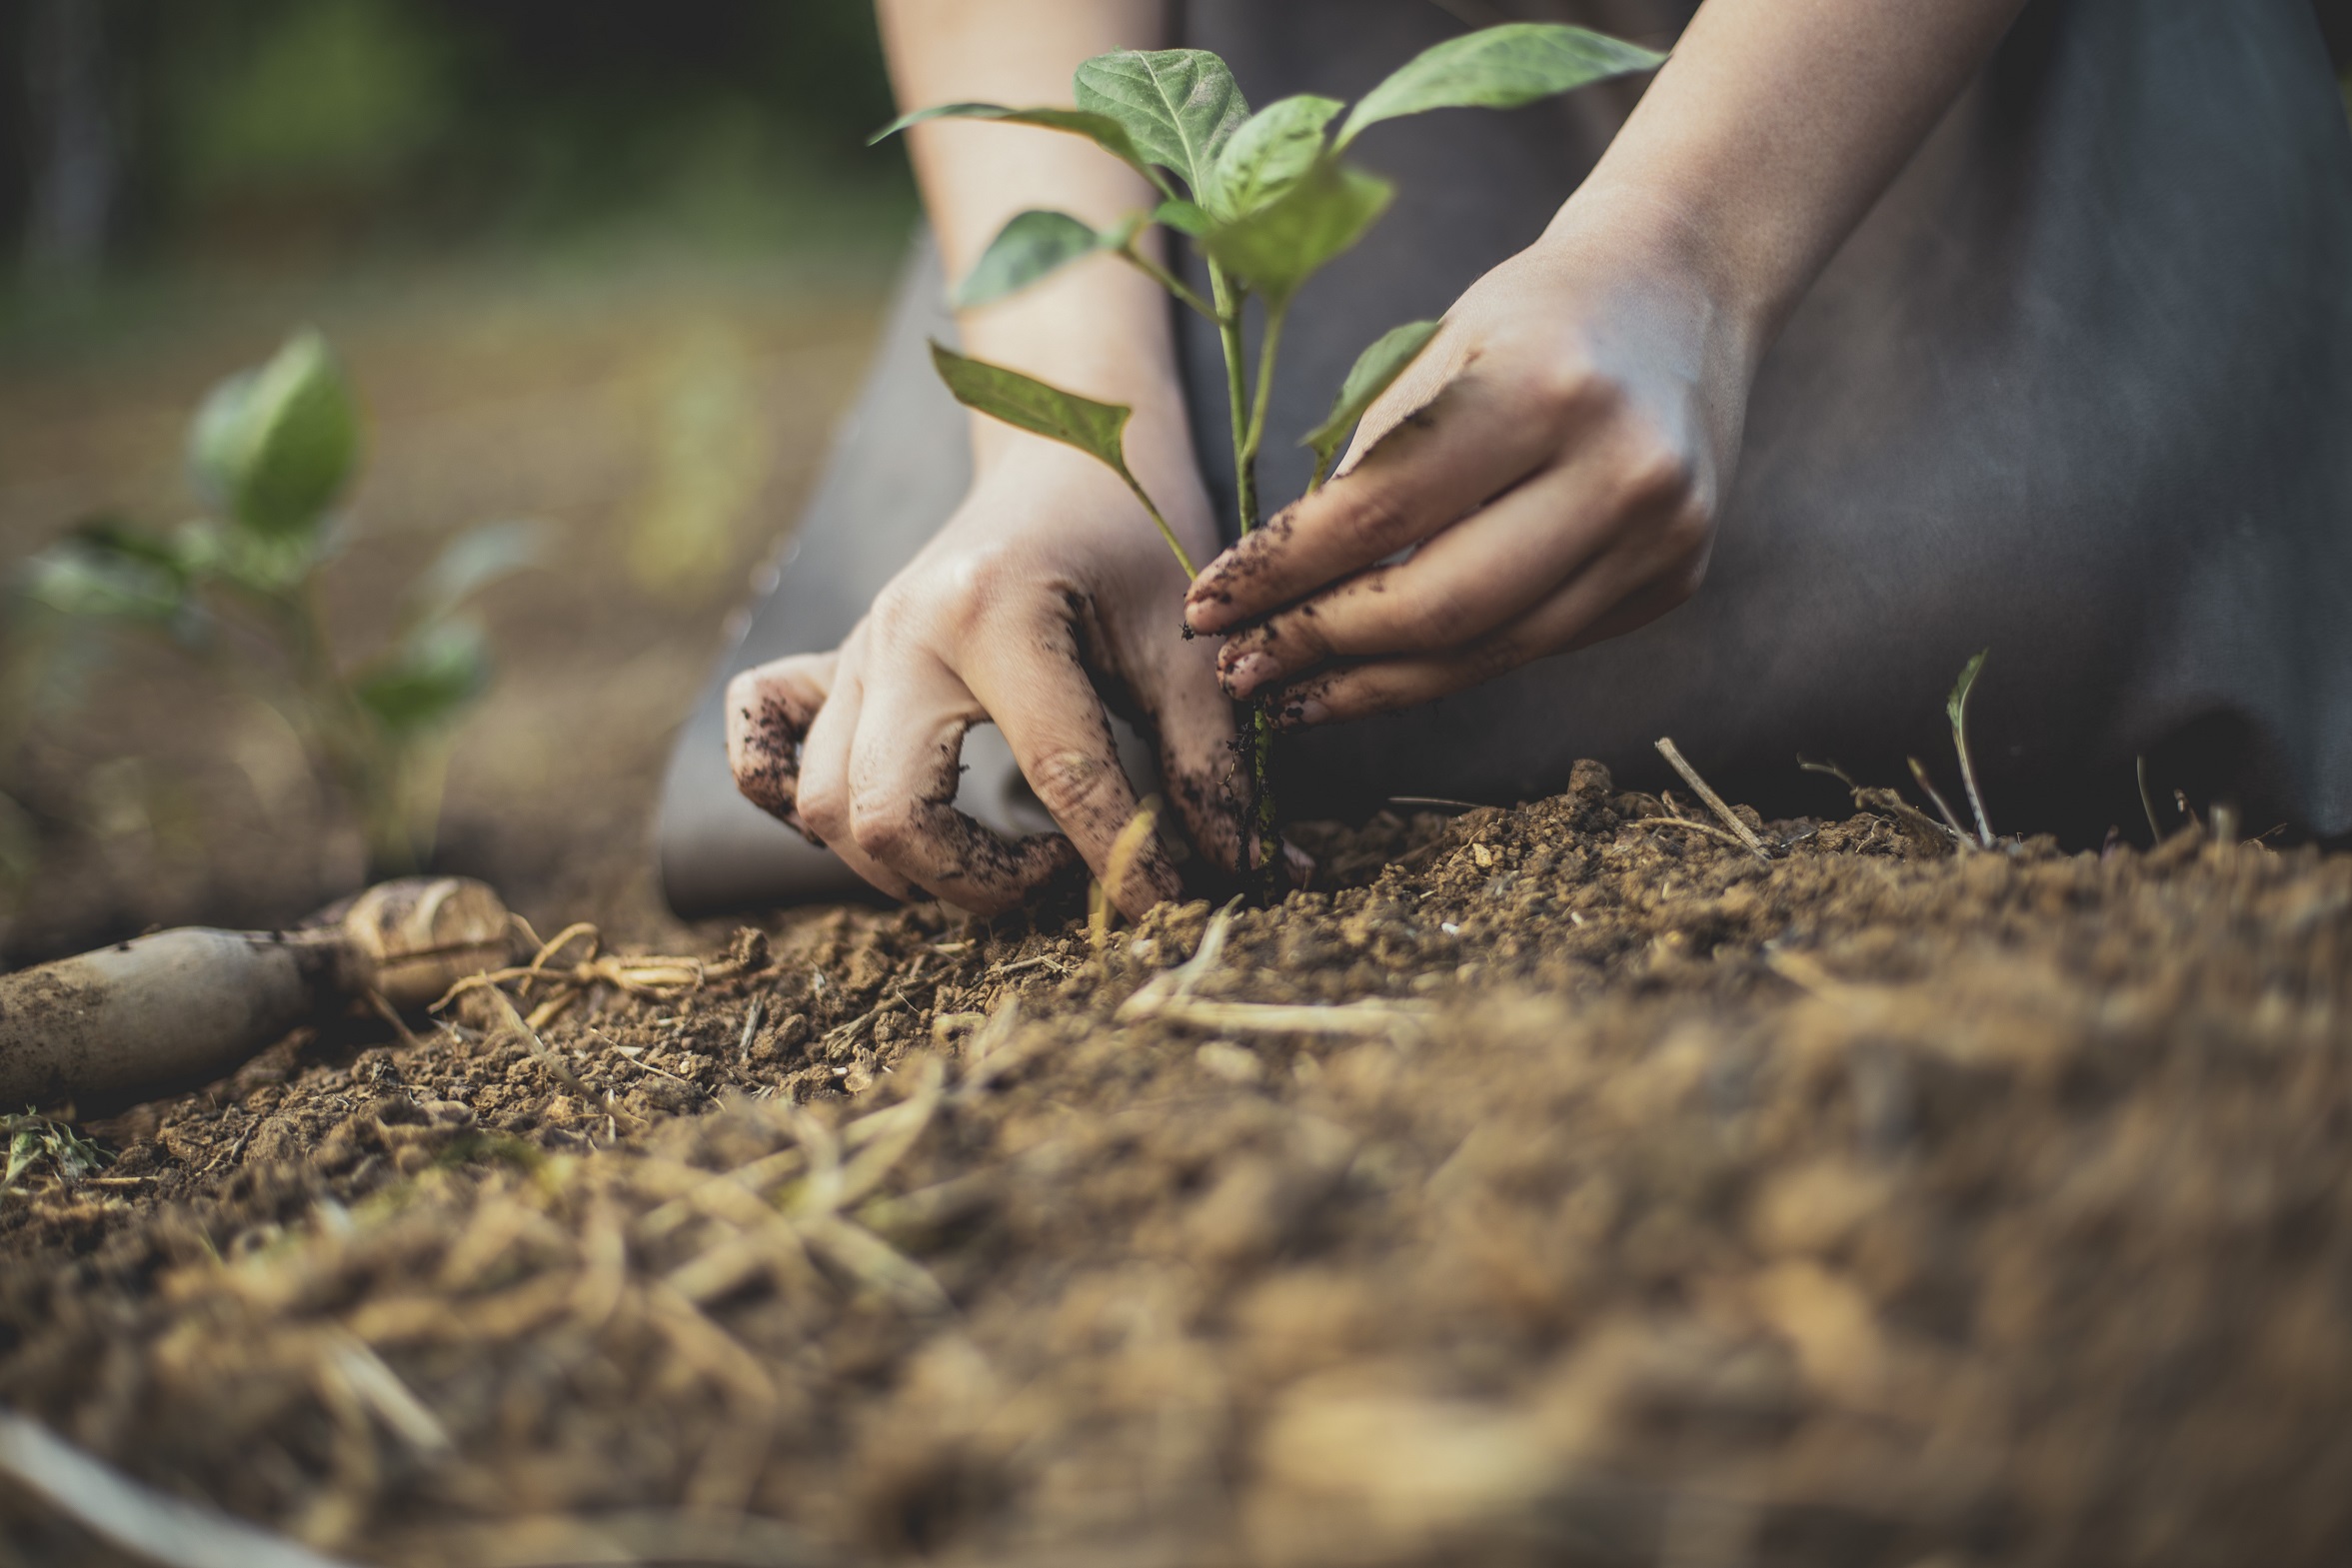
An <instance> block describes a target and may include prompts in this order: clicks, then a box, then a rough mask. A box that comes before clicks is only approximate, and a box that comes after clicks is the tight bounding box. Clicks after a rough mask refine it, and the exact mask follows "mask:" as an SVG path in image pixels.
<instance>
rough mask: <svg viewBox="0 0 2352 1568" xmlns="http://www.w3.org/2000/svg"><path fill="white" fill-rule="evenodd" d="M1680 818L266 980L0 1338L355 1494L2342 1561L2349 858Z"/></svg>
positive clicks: (1734, 1549)
mask: <svg viewBox="0 0 2352 1568" xmlns="http://www.w3.org/2000/svg"><path fill="white" fill-rule="evenodd" d="M1672 814H1673V811H1672V807H1671V804H1670V802H1666V801H1661V800H1659V799H1656V798H1653V797H1651V796H1648V795H1644V794H1635V793H1623V792H1617V791H1615V790H1614V789H1613V787H1612V785H1611V784H1610V782H1609V781H1608V780H1607V778H1606V776H1605V775H1604V774H1602V773H1601V772H1600V771H1599V770H1598V769H1596V768H1593V767H1591V766H1589V765H1586V766H1584V767H1583V768H1581V769H1580V770H1579V771H1578V774H1577V776H1576V779H1575V784H1574V787H1573V789H1572V790H1571V791H1570V792H1569V793H1567V794H1564V795H1561V796H1559V797H1557V798H1554V799H1550V800H1546V801H1542V802H1539V803H1536V804H1533V805H1530V806H1527V807H1523V808H1520V809H1517V810H1511V811H1501V810H1493V809H1484V810H1476V811H1470V812H1467V813H1465V814H1461V815H1458V816H1452V817H1448V816H1445V815H1442V814H1438V813H1423V814H1418V815H1413V816H1410V817H1409V818H1407V817H1402V816H1384V817H1381V818H1378V819H1376V820H1375V821H1374V822H1373V823H1372V824H1370V826H1369V827H1366V828H1361V829H1357V830H1354V831H1349V832H1341V831H1338V830H1336V829H1328V830H1323V831H1321V832H1310V833H1307V834H1306V835H1305V836H1306V837H1308V838H1309V839H1310V840H1311V841H1310V842H1309V845H1308V846H1309V847H1310V848H1313V849H1314V850H1316V851H1317V852H1318V854H1319V855H1320V857H1321V858H1322V861H1323V863H1324V866H1325V868H1326V871H1327V872H1328V873H1329V874H1331V875H1332V876H1333V877H1334V878H1335V879H1336V882H1337V885H1336V886H1335V887H1334V888H1333V890H1328V891H1317V892H1309V893H1299V894H1294V895H1292V896H1291V897H1290V899H1289V900H1288V901H1287V902H1286V903H1284V904H1283V905H1282V906H1281V907H1279V908H1276V909H1272V910H1238V911H1235V912H1233V913H1232V914H1231V915H1230V916H1229V917H1223V916H1220V915H1219V914H1218V913H1217V911H1213V910H1211V909H1210V908H1209V907H1208V906H1207V905H1206V904H1202V903H1192V904H1185V905H1163V906H1162V907H1161V908H1160V909H1158V910H1156V911H1155V912H1154V913H1153V914H1152V915H1151V916H1150V917H1149V918H1147V919H1146V920H1145V921H1143V922H1142V923H1141V924H1140V925H1138V926H1136V927H1134V928H1131V929H1121V930H1118V931H1116V932H1113V933H1112V934H1111V935H1110V936H1109V938H1108V940H1107V941H1105V942H1104V943H1103V944H1102V945H1101V946H1100V947H1098V946H1097V945H1096V944H1095V943H1094V942H1093V941H1092V940H1091V939H1090V937H1089V934H1088V932H1087V930H1086V927H1085V924H1084V922H1083V920H1082V919H1080V918H1078V917H1077V916H1078V908H1079V904H1080V899H1081V893H1082V890H1081V889H1077V888H1072V889H1068V890H1066V893H1065V895H1064V897H1063V899H1062V901H1061V902H1060V903H1059V904H1057V905H1055V906H1054V907H1052V908H1050V909H1047V910H1045V911H1042V912H1040V913H1038V914H1036V915H1034V916H1031V917H1026V918H1023V919H1006V920H1000V921H996V922H981V921H974V920H971V919H967V918H965V917H962V916H958V915H954V914H951V913H948V912H945V911H943V910H941V909H940V908H938V907H936V906H931V907H914V908H909V909H906V910H902V911H897V912H892V913H881V912H873V911H851V910H835V911H816V912H808V913H802V914H796V915H792V916H789V917H785V918H783V919H780V920H779V921H777V922H775V923H772V924H770V925H769V926H767V927H766V928H764V929H761V930H757V931H748V932H744V933H739V934H738V935H737V936H736V937H735V938H734V939H733V941H732V943H730V944H727V945H719V944H716V943H714V944H713V945H711V946H709V947H708V948H707V949H706V950H704V951H702V952H701V953H700V954H699V961H700V964H701V969H700V974H699V979H698V977H697V974H696V972H695V971H694V970H693V969H692V968H689V967H685V966H667V967H666V966H663V965H659V964H655V963H652V962H650V961H643V960H641V961H639V962H638V963H637V964H636V965H635V966H634V967H621V968H608V969H606V970H605V971H603V973H604V977H603V978H601V979H600V978H596V977H595V975H594V974H593V973H585V972H583V973H579V975H578V977H579V978H580V979H581V980H583V981H584V982H587V983H584V984H582V985H578V986H572V985H564V986H558V985H555V984H553V983H551V982H547V981H539V982H534V983H532V984H530V985H524V984H521V983H516V984H511V985H510V986H509V987H508V988H507V994H508V995H509V996H510V997H511V998H512V1005H513V1007H514V1008H515V1009H516V1012H514V1013H510V1012H508V1011H507V1010H506V1005H507V1004H505V1003H502V1002H499V1001H497V1000H495V999H493V998H491V997H489V996H487V995H477V996H475V997H473V998H471V999H470V1000H468V1001H466V1002H463V1003H461V1004H459V1006H458V1007H457V1008H455V1009H453V1011H455V1012H457V1013H458V1014H459V1015H460V1017H461V1018H462V1020H463V1021H459V1019H454V1018H453V1019H452V1020H451V1021H449V1022H446V1023H443V1024H442V1025H440V1026H439V1027H437V1028H434V1029H432V1030H430V1031H429V1032H426V1033H425V1034H424V1035H423V1037H422V1038H421V1039H420V1040H418V1041H417V1042H416V1043H414V1044H404V1043H402V1042H400V1041H398V1040H397V1039H394V1038H392V1037H390V1035H389V1032H388V1030H385V1029H383V1028H381V1027H378V1028H377V1030H376V1032H375V1033H374V1034H373V1035H371V1034H370V1033H369V1032H368V1031H367V1029H366V1027H365V1026H360V1025H354V1026H352V1027H351V1028H349V1029H345V1030H340V1031H337V1030H329V1031H326V1032H323V1033H319V1034H315V1035H310V1036H305V1037H301V1038H298V1039H296V1040H292V1041H288V1042H286V1043H285V1044H283V1045H281V1046H280V1047H278V1048H277V1049H275V1050H274V1051H272V1052H271V1053H269V1054H268V1055H266V1056H265V1057H263V1058H262V1059H261V1060H259V1061H257V1062H256V1063H254V1064H253V1065H252V1066H250V1067H249V1068H247V1069H246V1070H245V1071H244V1072H243V1073H241V1074H240V1075H239V1076H238V1077H237V1078H235V1079H234V1080H232V1081H230V1082H228V1083H226V1084H223V1085H220V1086H217V1087H216V1088H214V1089H212V1090H210V1091H208V1092H206V1093H202V1094H197V1095H192V1096H189V1097H186V1098H184V1099H180V1100H177V1101H173V1102H171V1103H168V1104H162V1105H157V1106H151V1107H147V1108H144V1109H143V1110H141V1111H139V1112H135V1113H133V1114H132V1115H130V1116H126V1117H123V1118H120V1119H118V1120H116V1121H114V1122H112V1123H107V1124H103V1125H101V1126H99V1127H98V1128H97V1129H96V1130H97V1132H98V1133H99V1135H100V1137H101V1140H102V1142H103V1143H104V1144H105V1145H106V1146H108V1147H109V1148H111V1149H113V1150H115V1151H117V1153H116V1157H115V1158H114V1160H113V1161H112V1163H110V1164H107V1165H105V1166H104V1167H103V1169H102V1170H101V1171H99V1172H97V1173H96V1174H84V1175H83V1176H81V1177H80V1178H79V1179H66V1178H64V1177H62V1176H60V1175H58V1174H56V1173H55V1171H54V1170H53V1169H52V1164H53V1163H55V1162H46V1163H40V1164H37V1165H36V1166H35V1168H34V1169H33V1170H32V1171H30V1172H29V1173H28V1174H27V1175H26V1176H25V1177H23V1178H22V1180H21V1181H20V1185H21V1186H22V1187H24V1188H25V1190H24V1191H22V1192H21V1193H19V1194H16V1195H12V1196H10V1197H8V1198H7V1199H6V1200H5V1202H4V1203H0V1248H4V1249H5V1255H6V1257H7V1259H8V1262H7V1265H6V1267H5V1269H4V1270H0V1404H5V1405H7V1406H9V1407H11V1408H14V1409H17V1410H20V1411H22V1412H25V1413H26V1414H29V1415H31V1416H34V1417H36V1418H38V1419H40V1420H41V1421H44V1422H46V1423H48V1424H49V1425H50V1426H51V1427H52V1428H53V1429H54V1430H56V1431H57V1432H59V1433H61V1434H63V1435H65V1436H66V1437H68V1438H70V1439H71V1440H72V1441H74V1442H76V1443H78V1444H80V1445H82V1446H84V1447H85V1448H86V1449H87V1450H88V1451H90V1452H92V1453H94V1454H96V1455H99V1456H101V1457H103V1458H105V1459H106V1460H108V1461H110V1462H111V1463H113V1464H115V1465H117V1466H119V1467H120V1468H121V1469H122V1470H123V1471H125V1472H127V1473H128V1474H130V1475H131V1476H134V1477H136V1478H138V1479H139V1480H141V1481H143V1482H145V1483H147V1484H149V1485H151V1486H154V1487H156V1488H159V1489H161V1490H162V1491H164V1492H167V1493H170V1494H173V1495H176V1496H181V1497H188V1498H195V1499H201V1500H204V1501H206V1502H208V1503H210V1504H212V1505H215V1506H217V1507H220V1508H222V1509H225V1510H228V1511H230V1512H233V1513H236V1514H238V1515H242V1516H244V1517H246V1518H248V1519H251V1520H255V1521H259V1522H262V1523H265V1524H267V1525H268V1526H270V1527H271V1528H273V1529H276V1530H279V1531H282V1532H284V1533H286V1534H288V1535H291V1536H294V1537H297V1538H300V1539H302V1540H304V1541H307V1542H309V1543H312V1544H314V1545H316V1546H318V1547H321V1548H324V1549H327V1550H331V1551H333V1552H336V1553H339V1554H342V1555H345V1556H348V1557H351V1558H355V1559H362V1560H367V1561H372V1562H383V1563H401V1564H410V1563H414V1564H438V1563H450V1564H458V1563H466V1564H487V1563H507V1564H522V1563H554V1562H584V1561H626V1560H632V1559H638V1558H642V1559H646V1560H664V1561H680V1562H683V1561H693V1562H723V1563H780V1564H781V1563H817V1562H845V1563H856V1562H893V1561H913V1560H921V1561H928V1562H956V1563H1005V1564H1012V1563H1022V1564H1037V1563H1105V1564H1113V1563H1116V1564H1159V1563H1168V1564H1216V1563H1256V1564H1297V1565H1307V1564H1417V1563H1440V1562H1479V1563H1505V1564H1507V1563H1558V1562H1577V1563H1586V1562H1588V1563H1620V1562H1621V1563H1641V1564H1649V1563H1659V1562H1669V1563H1675V1564H1724V1565H1729V1564H1743V1563H1790V1564H1795V1563H1804V1564H1815V1565H1818V1564H1830V1565H1837V1564H1880V1563H1883V1564H1888V1565H1917V1564H1924V1563H1930V1562H1932V1563H1935V1564H1938V1565H1960V1564H1980V1563H1981V1564H1992V1563H2002V1564H2042V1563H2047V1564H2053V1565H2056V1564H2065V1565H2069V1568H2074V1565H2084V1564H2100V1563H2117V1564H2123V1563H2131V1564H2152V1563H2164V1564H2175V1563H2177V1564H2204V1563H2242V1562H2262V1563H2266V1564H2299V1563H2313V1564H2317V1563H2333V1562H2341V1561H2344V1560H2345V1559H2346V1555H2347V1552H2348V1551H2352V1433H2348V1431H2347V1428H2346V1427H2345V1424H2344V1422H2343V1420H2342V1412H2343V1411H2344V1409H2346V1408H2347V1405H2348V1403H2352V1185H2348V1184H2347V1183H2346V1181H2345V1179H2344V1154H2343V1150H2344V1138H2345V1132H2346V1128H2347V1119H2348V1115H2352V1065H2348V1063H2347V1047H2348V1046H2352V857H2345V856H2340V855H2337V856H2328V855H2322V854H2320V853H2318V852H2317V851H2313V850H2296V851H2288V852H2274V851H2272V850H2270V849H2266V848H2263V847H2260V846H2256V845H2245V844H2238V843H2230V842H2215V841H2212V840H2210V839H2209V838H2207V837H2206V836H2205V835H2204V834H2203V833H2202V832H2200V831H2196V830H2191V831H2188V832H2184V833H2182V834H2180V835H2177V836H2175V837H2173V838H2171V839H2170V840H2168V841H2167V842H2165V843H2164V844H2162V845H2161V846H2160V847H2158V848H2156V849H2154V850H2153V851H2147V852H2143V851H2139V850H2135V849H2131V848H2128V847H2116V848H2111V849H2110V850H2108V851H2106V852H2104V853H2082V854H2064V853H2061V852H2059V850H2058V849H2057V847H2056V846H2055V845H2054V844H2052V843H2050V842H2049V841H2047V840H2028V841H2026V842H2024V843H2022V844H2012V845H2007V846H2004V847H2003V848H2001V849H1999V850H1997V851H1994V852H1970V853H1955V852H1954V851H1953V849H1952V847H1951V845H1950V844H1949V843H1948V842H1946V841H1943V840H1942V839H1940V838H1939V837H1937V836H1936V835H1935V834H1933V833H1932V832H1930V831H1928V830H1926V829H1924V828H1922V827H1921V826H1920V825H1919V824H1918V823H1917V822H1915V821H1904V820H1898V819H1894V818H1891V817H1888V816H1884V815H1880V814H1875V813H1864V814H1860V815H1857V816H1855V817H1853V818H1851V819H1850V820H1845V821H1834V822H1814V821H1798V822H1779V823H1773V824H1769V825H1768V826H1767V825H1765V824H1755V825H1758V826H1764V830H1765V836H1766V838H1767V839H1768V840H1769V841H1771V842H1773V843H1774V844H1775V845H1778V846H1783V847H1780V848H1778V849H1777V851H1776V853H1775V856H1774V858H1772V859H1771V860H1770V861H1769V862H1768V863H1767V862H1764V861H1759V860H1758V859H1756V858H1755V857H1754V856H1752V855H1750V854H1749V853H1747V852H1746V851H1744V850H1743V849H1741V848H1738V847H1735V846H1734V845H1732V844H1730V843H1728V842H1726V841H1724V840H1723V839H1722V838H1721V837H1719V836H1717V835H1714V834H1710V833H1708V832H1706V831H1704V830H1702V829H1700V828H1696V827H1692V826H1687V825H1677V824H1673V823H1671V822H1661V821H1660V820H1659V819H1660V818H1666V817H1669V816H1671V815H1672ZM1204 945H1207V946H1209V948H1210V950H1209V951H1208V953H1207V954H1206V956H1205V957H1203V956H1202V955H1201V949H1202V947H1203V946H1204ZM586 955H587V946H586V942H585V940H584V939H581V940H576V941H575V942H574V943H573V944H572V945H571V946H569V947H568V948H567V949H566V950H565V951H564V952H563V953H561V954H559V955H558V956H557V957H556V958H555V959H554V960H552V961H551V965H550V967H551V968H553V969H556V970H559V971H567V972H573V968H572V966H573V965H575V964H577V963H579V962H580V961H582V960H583V959H584V958H585V956H586ZM624 979H625V980H627V981H629V982H630V983H631V984H635V985H638V986H640V987H641V988H643V989H647V990H650V991H654V992H659V994H642V995H632V994H628V993H627V992H626V991H625V990H624V989H623V988H622V986H621V985H619V984H617V983H616V981H618V980H624ZM565 995H569V996H571V997H572V998H573V999H572V1000H571V1001H570V1002H569V1003H568V1004H567V1005H565V1006H564V1007H563V1008H562V1009H561V1010H560V1011H555V1012H553V1015H545V1016H543V1017H542V1021H541V1022H540V1023H539V1026H538V1027H537V1028H536V1030H535V1031H530V1032H529V1033H528V1034H527V1032H526V1030H525V1029H524V1028H521V1027H518V1026H517V1025H516V1024H515V1022H514V1021H513V1019H514V1017H515V1016H517V1015H518V1014H520V1013H532V1012H534V1011H535V1010H536V1009H539V1008H542V1007H546V1006H548V1005H549V1004H550V1003H551V1001H552V1000H553V999H555V998H557V997H560V996H565ZM84 1560H91V1561H95V1560H102V1559H100V1558H98V1557H97V1556H96V1555H95V1549H94V1548H92V1547H91V1545H90V1543H89V1539H88V1538H87V1537H86V1536H85V1535H83V1534H82V1533H81V1532H80V1531H79V1530H78V1529H76V1528H75V1527H72V1526H69V1525H66V1524H63V1523H61V1522H59V1521H58V1520H57V1519H56V1518H55V1517H54V1516H53V1515H51V1514H50V1513H48V1512H46V1511H45V1510H42V1509H40V1508H37V1507H35V1506H33V1505H32V1504H30V1503H29V1502H27V1501H25V1500H24V1499H22V1498H15V1497H0V1564H12V1563H15V1562H34V1561H39V1562H44V1563H46V1562H74V1561H84Z"/></svg>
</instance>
